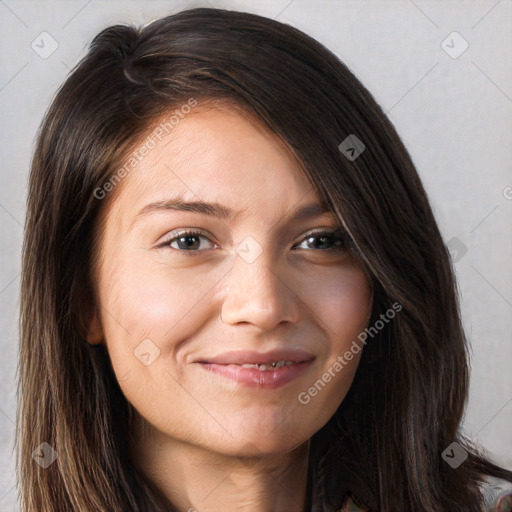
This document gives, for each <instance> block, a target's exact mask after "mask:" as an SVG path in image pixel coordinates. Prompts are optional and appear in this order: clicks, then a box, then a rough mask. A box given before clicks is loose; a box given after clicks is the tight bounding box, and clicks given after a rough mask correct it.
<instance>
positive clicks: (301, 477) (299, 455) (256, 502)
mask: <svg viewBox="0 0 512 512" xmlns="http://www.w3.org/2000/svg"><path fill="white" fill-rule="evenodd" d="M133 434H134V435H133V440H134V442H133V444H132V446H131V449H130V451H131V455H132V460H133V461H134V465H135V466H136V467H137V468H138V469H139V470H140V471H142V472H143V473H144V474H145V475H146V476H147V477H148V478H149V479H150V480H151V481H152V482H153V483H155V484H156V485H157V486H158V487H159V488H160V489H161V490H162V492H163V493H164V494H165V495H166V496H167V498H168V499H169V500H170V501H171V503H173V504H174V505H175V506H176V507H177V509H178V510H183V511H187V512H218V511H219V510H222V511H223V512H235V511H236V512H249V511H250V512H304V511H305V510H306V504H307V474H308V454H309V442H307V443H304V444H302V445H300V446H299V447H297V448H295V449H294V450H292V451H290V452H288V453H280V454H268V455H259V456H257V457H240V456H232V455H226V454H221V453H217V452H213V451H211V450H208V449H206V448H201V447H198V446H195V445H191V444H190V443H185V442H181V441H179V440H176V439H173V438H171V437H169V436H167V435H165V434H163V433H162V432H159V431H156V430H155V429H152V428H151V427H149V426H148V425H147V423H144V424H142V423H141V422H140V421H139V425H138V427H136V428H134V429H133Z"/></svg>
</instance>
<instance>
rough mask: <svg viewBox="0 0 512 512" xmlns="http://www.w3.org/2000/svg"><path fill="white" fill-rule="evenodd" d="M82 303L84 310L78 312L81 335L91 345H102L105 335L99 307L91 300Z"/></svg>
mask: <svg viewBox="0 0 512 512" xmlns="http://www.w3.org/2000/svg"><path fill="white" fill-rule="evenodd" d="M82 304H83V306H82V310H81V311H80V312H79V313H78V324H79V330H80V333H81V336H82V338H83V339H85V341H87V343H89V345H101V343H102V341H103V338H104V336H103V328H102V327H101V320H100V316H99V314H98V309H97V307H96V305H94V304H92V303H90V302H89V303H85V304H84V303H82Z"/></svg>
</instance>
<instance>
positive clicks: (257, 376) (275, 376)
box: [200, 361, 313, 389]
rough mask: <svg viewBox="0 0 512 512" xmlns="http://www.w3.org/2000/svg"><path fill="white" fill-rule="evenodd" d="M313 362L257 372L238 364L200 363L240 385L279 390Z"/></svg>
mask: <svg viewBox="0 0 512 512" xmlns="http://www.w3.org/2000/svg"><path fill="white" fill-rule="evenodd" d="M312 362H313V361H306V362H304V363H296V364H292V365H289V366H286V365H285V366H280V367H278V368H275V369H272V370H263V371H262V370H256V369H255V368H242V367H241V366H239V365H236V364H214V363H200V364H201V366H202V367H203V368H204V369H205V370H207V371H209V372H212V373H216V374H217V375H221V376H222V377H226V378H228V379H231V380H234V381H236V382H238V383H240V384H244V385H246V386H251V387H260V388H267V389H274V388H278V387H279V386H283V385H284V384H286V383H287V382H290V381H291V380H293V379H296V378H297V377H299V376H301V375H302V374H303V373H305V372H306V371H307V370H308V369H309V367H310V366H311V363H312Z"/></svg>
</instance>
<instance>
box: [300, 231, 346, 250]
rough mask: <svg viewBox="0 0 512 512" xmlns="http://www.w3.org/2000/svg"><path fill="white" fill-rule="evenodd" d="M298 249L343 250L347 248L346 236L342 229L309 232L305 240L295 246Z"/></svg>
mask: <svg viewBox="0 0 512 512" xmlns="http://www.w3.org/2000/svg"><path fill="white" fill-rule="evenodd" d="M295 248H298V249H317V250H320V251H326V250H343V249H346V248H347V239H346V236H345V235H344V234H343V233H342V232H341V231H339V230H338V231H317V232H315V233H309V234H308V236H307V237H306V238H304V239H303V241H302V242H301V243H300V244H299V245H297V246H295V247H294V249H295Z"/></svg>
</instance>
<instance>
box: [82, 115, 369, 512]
mask: <svg viewBox="0 0 512 512" xmlns="http://www.w3.org/2000/svg"><path fill="white" fill-rule="evenodd" d="M111 194H114V193H113V192H111ZM179 194H181V195H182V196H183V198H184V199H186V200H203V201H216V202H218V203H221V204H222V205H224V206H226V207H228V208H230V209H232V210H233V211H234V212H239V214H238V215H236V217H234V218H233V219H230V218H225V219H219V218H214V217H211V216H208V215H205V214H201V213H197V212H187V211H178V210H173V209H156V210H153V211H150V212H146V213H143V214H139V212H140V211H141V209H143V208H144V207H145V206H146V205H148V204H150V203H155V202H159V201H165V200H168V199H170V198H174V197H176V196H177V195H179ZM311 203H318V204H319V203H320V200H319V197H318V196H317V194H316V193H315V191H314V190H313V189H312V187H311V185H310V184H309V182H308V181H307V179H306V177H305V176H304V175H303V174H302V173H301V172H300V170H299V166H298V163H297V162H296V160H295V159H294V157H293V156H292V154H291V153H290V151H289V150H288V149H287V148H286V147H285V146H284V145H283V143H282V142H281V141H279V139H277V137H276V136H275V135H273V134H271V133H270V132H268V131H267V130H266V129H265V128H264V127H262V126H261V125H260V124H259V123H258V122H257V121H255V120H252V119H251V118H249V117H248V116H242V115H241V114H240V113H239V112H236V111H235V110H234V109H222V108H216V109H210V110H200V109H199V108H197V109H196V110H194V111H193V112H192V113H190V114H188V115H187V116H186V117H185V118H184V119H183V120H181V121H180V123H179V124H178V125H177V126H176V127H175V128H174V130H173V131H172V132H171V133H170V134H169V135H167V136H166V137H165V138H163V139H162V140H161V141H160V142H159V143H158V144H157V145H156V146H155V147H154V148H153V149H151V150H150V151H149V153H148V154H147V155H146V156H145V158H144V159H142V160H141V161H140V162H139V164H138V165H137V166H136V167H135V168H134V169H133V171H132V172H131V173H129V175H128V176H126V177H125V178H123V180H122V182H121V183H120V185H118V189H117V190H116V191H115V196H114V195H113V196H112V198H110V201H109V203H108V208H106V209H105V211H104V212H103V214H102V217H101V223H100V228H99V230H102V231H103V236H102V237H101V238H98V240H100V242H101V243H100V245H99V256H98V265H97V266H96V271H95V272H93V274H94V275H93V285H94V288H95V294H96V300H97V304H98V308H97V311H96V313H95V314H93V317H92V318H91V321H90V328H89V334H88V341H89V342H90V343H92V344H94V343H105V344H106V347H107V350H108V353H109V355H110V358H111V361H112V366H113V369H114V372H115V375H116V377H117V379H118V381H119V384H120V386H121V389H122V391H123V393H124V395H125V396H126V398H127V400H128V401H129V402H130V403H131V404H132V405H133V407H134V408H135V410H136V412H137V420H136V421H135V422H134V425H133V435H134V438H135V442H134V443H133V444H132V446H131V455H132V458H133V460H134V463H135V464H136V465H137V466H138V467H139V468H140V469H141V470H142V471H144V472H145V473H146V474H147V475H148V476H149V477H150V478H151V479H152V480H153V481H154V482H155V483H156V484H157V485H158V486H159V487H160V488H161V489H162V490H163V492H164V493H165V494H166V495H167V496H168V497H169V498H170V499H171V501H172V502H173V503H174V504H176V506H177V507H178V509H179V510H183V511H190V512H193V511H194V510H197V511H199V512H213V511H218V510H223V511H225V512H230V511H235V510H236V511H237V512H240V511H251V512H284V511H286V512H289V511H291V510H296V511H302V510H304V508H305V503H306V477H307V462H308V453H309V440H310V438H311V436H312V435H313V434H314V433H315V432H317V431H318V430H319V429H320V428H321V427H322V426H323V425H325V423H326V422H327V421H328V420H329V418H331V417H332V415H333V414H334V413H335V411H336V409H337V408H338V407H339V405H340V403H341V402H342V400H343V398H344V397H345V395H346V393H347V391H348V389H349V387H350V385H351V383H352V380H353V377H354V374H355V371H356V369H357V365H358V363H359V360H360V357H361V352H359V353H358V354H356V355H354V357H353V359H352V360H351V361H350V362H349V363H348V364H347V365H346V366H344V368H343V369H342V370H341V371H339V372H337V373H336V376H335V377H334V378H332V379H331V381H330V382H329V383H327V384H326V385H325V387H324V389H322V390H321V391H320V392H318V394H317V395H316V396H314V397H312V398H311V400H310V402H309V403H308V404H306V405H303V404H301V403H300V402H299V401H298V398H297V397H298V395H299V393H301V392H304V391H307V390H308V389H309V388H310V387H311V386H312V385H313V384H314V383H315V382H316V381H318V379H320V378H321V376H322V375H323V374H324V373H325V372H326V371H327V370H328V369H329V368H331V372H332V366H333V364H334V363H335V361H336V359H337V357H338V356H339V355H341V354H344V353H345V352H346V351H347V350H348V348H349V347H350V345H351V343H352V341H353V340H354V339H356V337H357V335H358V334H359V333H360V332H361V331H363V330H364V328H365V327H367V326H368V322H369V318H370V314H371V306H372V291H371V288H370V286H369V283H368V281H367V279H366V277H365V274H364V272H363V270H362V268H361V267H360V265H359V264H358V263H357V261H356V260H355V258H354V257H353V255H352V254H351V253H350V251H348V250H346V249H343V248H341V249H336V248H334V249H332V248H331V249H319V248H315V245H314V244H310V243H309V244H308V235H309V233H310V232H311V231H312V230H314V229H318V228H324V229H328V230H334V229H336V227H337V226H338V224H337V221H336V218H335V217H334V216H333V215H332V214H331V213H330V212H327V213H322V214H318V215H315V216H313V217H311V218H304V219H299V220H295V221H289V220H287V218H288V217H289V216H290V214H291V213H292V212H293V211H294V210H295V209H296V208H298V207H300V206H304V205H308V204H311ZM185 228H196V229H200V230H202V231H204V232H205V234H206V235H207V236H206V238H203V236H202V235H201V238H200V239H199V242H197V241H196V245H195V246H194V249H192V250H193V251H195V252H194V254H191V249H187V248H183V244H181V245H180V244H179V243H178V241H177V240H176V239H175V240H174V241H173V242H172V243H171V242H169V243H171V246H162V243H163V242H166V241H169V240H170V239H171V238H172V237H173V236H177V232H179V230H182V229H185ZM320 231H321V230H320ZM248 236H250V237H252V239H251V244H252V245H250V246H249V247H250V253H251V254H252V255H253V256H254V255H256V254H257V253H258V251H259V250H260V249H261V251H262V252H261V254H259V255H258V256H257V257H256V258H255V259H254V261H251V262H249V263H248V262H247V260H248V259H249V258H246V259H244V258H242V257H241V256H240V255H239V254H240V253H237V249H239V248H240V247H242V244H241V242H242V241H244V240H245V239H246V237H248ZM245 241H247V240H245ZM315 241H317V242H318V238H316V239H315ZM238 244H240V246H239V245H238ZM293 247H295V249H292V248H293ZM147 339H149V340H151V342H150V343H149V344H148V342H145V343H146V345H143V349H144V350H143V352H144V353H150V356H149V357H150V359H151V358H153V357H154V361H152V362H151V364H149V365H145V364H143V363H142V362H141V360H140V359H139V358H138V357H136V355H135V354H134V351H135V353H138V352H137V350H138V349H137V347H139V346H140V344H141V342H142V341H143V340H147ZM156 347H157V348H156ZM282 347H294V348H301V349H304V350H307V351H308V352H310V353H312V354H313V355H314V356H315V360H314V362H313V363H312V364H311V365H310V367H309V368H308V370H307V371H306V372H305V373H303V374H302V375H301V376H299V377H298V378H296V379H294V380H292V381H290V382H288V383H286V384H285V385H283V386H281V387H278V388H276V389H264V388H260V387H248V386H244V385H241V384H239V383H237V382H235V381H232V380H229V379H227V378H225V377H223V376H219V375H215V374H212V373H211V372H207V371H205V370H204V368H202V367H201V366H200V365H199V364H197V363H193V362H192V361H194V360H197V359H207V358H208V357H212V356H215V355H218V354H221V353H223V352H225V351H231V350H255V351H259V352H264V351H268V350H270V349H273V348H282ZM140 350H141V349H139V351H140ZM158 350H159V352H158ZM145 357H146V359H147V358H148V356H145ZM177 468H179V470H178V469H177Z"/></svg>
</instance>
